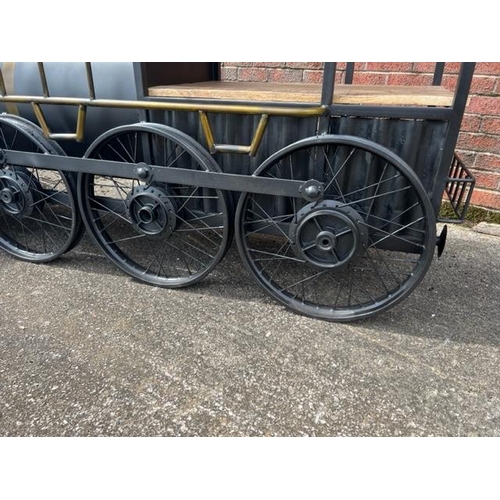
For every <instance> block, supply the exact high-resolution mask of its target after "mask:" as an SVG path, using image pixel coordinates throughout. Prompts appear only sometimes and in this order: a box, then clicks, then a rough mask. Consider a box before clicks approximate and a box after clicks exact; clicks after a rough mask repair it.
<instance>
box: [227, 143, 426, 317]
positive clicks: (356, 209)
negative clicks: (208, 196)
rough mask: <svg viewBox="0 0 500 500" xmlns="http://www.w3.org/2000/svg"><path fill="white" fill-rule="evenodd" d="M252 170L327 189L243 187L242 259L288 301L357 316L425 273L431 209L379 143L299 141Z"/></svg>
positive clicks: (302, 309) (402, 292) (312, 310)
mask: <svg viewBox="0 0 500 500" xmlns="http://www.w3.org/2000/svg"><path fill="white" fill-rule="evenodd" d="M255 175H259V176H265V177H270V178H272V177H279V178H285V179H293V180H303V181H305V182H306V181H308V180H309V179H311V178H313V179H315V180H316V181H320V182H322V183H324V186H325V191H324V194H323V198H322V199H321V200H320V201H319V202H311V201H307V200H305V199H293V198H287V197H272V196H267V195H255V194H250V193H249V194H243V195H242V196H241V197H240V200H239V203H238V208H237V213H236V221H237V223H236V238H237V243H238V249H239V252H240V254H241V257H242V259H243V261H244V263H245V265H246V267H247V269H248V270H249V271H250V273H251V274H252V275H253V276H254V278H255V279H256V280H257V282H258V283H259V285H261V286H262V287H263V288H264V290H265V291H266V292H267V293H269V294H270V295H271V296H272V297H273V298H275V299H277V300H278V301H279V302H280V303H282V304H283V305H285V306H286V307H288V308H290V309H292V310H294V311H296V312H299V313H301V314H305V315H308V316H312V317H316V318H321V319H327V320H332V321H349V320H354V319H360V318H364V317H368V316H371V315H373V314H376V313H378V312H380V311H382V310H385V309H388V308H389V307H392V306H394V305H395V304H396V303H398V302H399V301H400V300H402V299H403V298H404V297H406V296H407V295H408V294H409V293H410V292H411V291H412V290H413V289H414V288H415V286H417V284H418V283H419V282H420V280H421V279H422V278H423V276H424V275H425V273H426V272H427V269H428V267H429V265H430V263H431V261H432V256H433V251H434V245H435V215H434V212H433V210H432V206H431V204H430V202H429V199H428V197H427V195H426V193H425V191H424V189H423V187H422V185H421V183H420V181H419V180H418V178H417V177H416V175H415V174H414V172H412V171H411V169H410V168H409V167H408V166H407V165H406V164H405V163H404V162H403V161H402V160H401V159H400V158H398V157H397V156H396V155H394V154H393V153H392V152H390V151H389V150H387V149H386V148H383V147H381V146H378V145H377V144H375V143H373V142H371V141H367V140H364V139H358V138H354V137H349V136H321V137H317V138H310V139H305V140H303V141H299V142H298V143H295V144H293V145H291V146H289V147H287V148H285V149H283V150H282V151H280V152H278V153H276V154H275V155H273V156H272V157H270V158H269V159H268V160H266V162H264V164H263V165H262V166H261V167H259V169H258V170H257V172H256V173H255Z"/></svg>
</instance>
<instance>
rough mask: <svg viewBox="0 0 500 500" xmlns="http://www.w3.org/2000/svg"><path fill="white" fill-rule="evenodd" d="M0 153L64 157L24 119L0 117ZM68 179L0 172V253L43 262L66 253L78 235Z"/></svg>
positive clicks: (24, 170) (14, 169)
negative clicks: (17, 152) (12, 151)
mask: <svg viewBox="0 0 500 500" xmlns="http://www.w3.org/2000/svg"><path fill="white" fill-rule="evenodd" d="M0 149H5V150H9V149H12V150H19V151H27V152H34V153H46V154H56V155H64V152H63V151H62V149H61V148H60V147H59V145H58V144H57V143H56V142H54V141H52V140H50V139H47V138H45V137H44V136H43V134H42V131H41V130H40V129H39V128H38V127H36V126H35V125H33V124H32V123H31V122H29V121H28V120H24V119H22V118H19V117H15V116H10V115H1V116H0ZM75 190H76V182H75V180H74V176H73V175H72V174H66V173H64V172H60V171H58V170H46V169H40V168H32V167H24V166H13V165H9V164H8V163H6V164H5V165H3V166H1V167H0V248H2V249H3V250H5V251H6V252H8V253H10V254H11V255H14V256H15V257H18V258H20V259H22V260H26V261H30V262H49V261H51V260H54V259H56V258H57V257H59V256H61V255H62V254H63V253H64V252H67V251H68V250H71V248H73V247H74V246H75V245H76V244H77V243H78V241H79V240H80V239H81V236H82V234H83V230H84V226H83V223H82V221H81V218H80V215H79V212H78V209H77V202H76V196H75Z"/></svg>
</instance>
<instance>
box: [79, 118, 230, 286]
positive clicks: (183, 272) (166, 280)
mask: <svg viewBox="0 0 500 500" xmlns="http://www.w3.org/2000/svg"><path fill="white" fill-rule="evenodd" d="M85 156H86V157H88V158H98V159H103V160H113V161H121V162H124V163H145V164H148V165H155V166H157V167H163V168H182V169H191V170H204V171H212V172H214V171H219V167H218V166H217V164H216V163H215V161H214V160H213V159H212V157H211V156H210V155H209V154H208V153H207V152H206V151H205V150H204V149H203V148H202V147H201V146H200V145H199V144H198V143H197V142H196V141H194V140H193V139H192V138H191V137H189V136H187V135H186V134H184V133H182V132H179V131H178V130H175V129H172V128H170V127H167V126H164V125H158V124H147V123H141V124H136V125H127V126H124V127H118V128H116V129H113V130H111V131H109V132H107V133H105V134H103V135H102V136H101V137H99V138H98V139H97V140H96V141H95V142H94V143H93V144H92V145H91V146H90V147H89V149H88V151H87V153H86V154H85ZM78 193H79V200H80V208H81V212H82V217H83V219H84V221H85V223H86V225H87V228H88V230H89V232H90V233H91V234H92V236H93V237H94V239H95V241H96V242H97V244H98V245H99V247H100V248H101V249H102V250H103V252H104V253H105V254H106V255H107V256H108V257H109V258H110V259H111V260H112V261H113V262H114V263H115V264H116V265H117V266H118V267H119V268H120V269H122V270H123V271H125V272H127V273H128V274H130V275H131V276H133V277H135V278H137V279H139V280H141V281H144V282H146V283H150V284H153V285H156V286H163V287H170V288H175V287H182V286H188V285H191V284H194V283H196V282H198V281H200V280H201V279H203V278H204V277H205V276H207V274H208V273H210V271H212V269H213V268H214V267H215V266H216V265H217V263H218V262H220V260H221V259H222V258H223V256H224V254H225V253H226V251H227V249H228V246H229V245H230V243H231V238H232V230H233V229H232V227H233V224H232V220H231V218H232V212H231V208H230V200H229V199H228V197H227V195H226V193H224V192H222V191H220V190H216V189H207V188H201V187H197V186H192V185H181V184H169V183H160V182H155V181H154V178H153V179H152V180H149V181H142V180H141V181H139V180H134V179H124V178H120V177H112V176H100V175H94V174H85V173H83V174H80V175H79V180H78Z"/></svg>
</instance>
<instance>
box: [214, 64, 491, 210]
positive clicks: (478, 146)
mask: <svg viewBox="0 0 500 500" xmlns="http://www.w3.org/2000/svg"><path fill="white" fill-rule="evenodd" d="M459 67H460V65H459V63H447V64H446V67H445V74H444V77H443V85H444V86H445V87H447V88H449V89H450V90H452V89H453V88H454V84H455V82H456V80H457V75H458V70H459ZM338 68H339V69H340V71H338V72H337V81H339V82H340V81H342V80H343V77H344V69H345V63H338ZM321 69H322V63H318V62H295V63H284V62H255V63H249V62H225V63H223V64H222V79H223V80H232V81H269V82H289V83H294V82H295V83H299V82H306V83H319V82H320V81H321V75H322V71H321ZM433 71H434V64H433V63H425V62H417V63H411V62H410V63H402V62H398V63H388V62H385V63H381V62H379V63H377V62H363V63H356V70H355V73H354V80H353V83H355V84H356V83H358V84H364V83H366V84H388V85H430V84H431V82H432V74H433ZM457 151H458V153H459V154H460V156H461V157H462V159H463V160H464V162H465V164H466V165H467V166H468V167H470V168H471V169H472V171H473V172H474V175H475V176H476V180H477V184H476V189H475V191H474V196H473V198H472V203H473V204H475V205H478V206H482V207H487V208H493V209H497V210H500V63H498V62H482V63H478V64H477V65H476V70H475V73H474V78H473V82H472V88H471V93H470V100H469V103H468V105H467V108H466V112H465V116H464V119H463V121H462V127H461V132H460V136H459V140H458V144H457Z"/></svg>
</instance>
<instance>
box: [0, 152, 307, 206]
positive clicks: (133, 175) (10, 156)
mask: <svg viewBox="0 0 500 500" xmlns="http://www.w3.org/2000/svg"><path fill="white" fill-rule="evenodd" d="M3 153H4V154H5V157H6V162H7V164H9V165H22V166H25V167H34V168H41V169H46V170H62V171H66V172H86V173H89V174H96V175H106V176H114V177H121V178H124V179H139V178H141V177H140V175H138V171H139V169H140V168H144V164H143V163H142V164H141V163H139V164H135V163H124V162H120V161H108V160H96V159H93V158H78V157H72V156H57V155H46V154H42V153H28V152H24V151H12V150H7V151H6V150H4V151H3ZM148 171H149V177H148V178H149V179H150V180H151V179H154V182H167V183H174V184H186V185H191V186H201V187H207V188H214V189H222V190H227V191H239V192H247V193H257V194H269V195H274V196H290V197H293V198H302V194H301V188H302V187H303V186H304V184H305V183H304V181H294V180H288V179H276V178H270V177H258V176H253V175H243V174H225V173H220V172H205V171H201V170H189V169H184V168H174V167H168V168H166V167H161V166H155V165H148Z"/></svg>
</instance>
